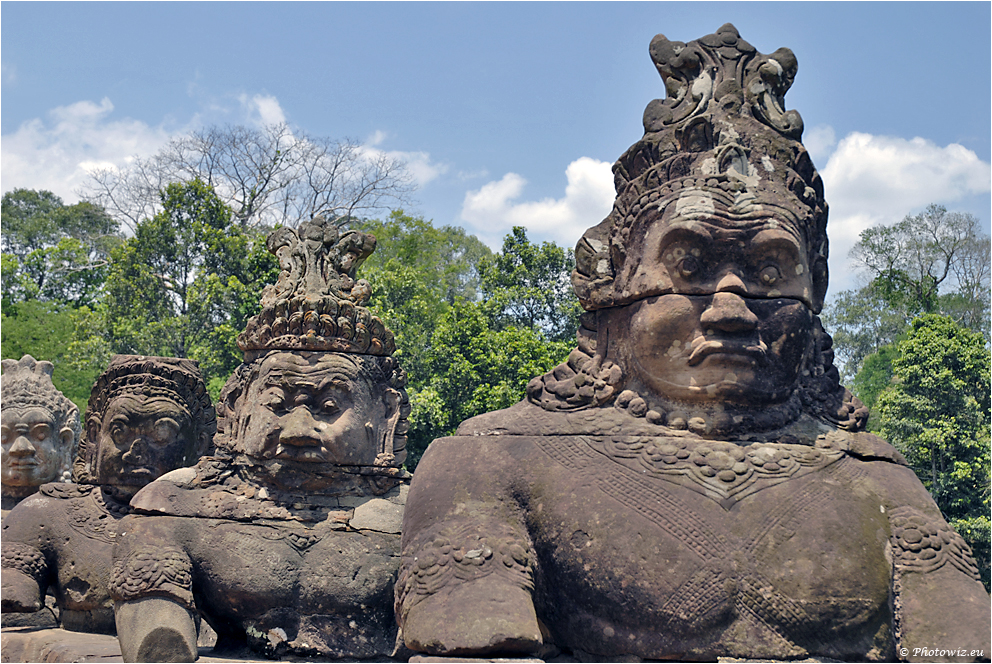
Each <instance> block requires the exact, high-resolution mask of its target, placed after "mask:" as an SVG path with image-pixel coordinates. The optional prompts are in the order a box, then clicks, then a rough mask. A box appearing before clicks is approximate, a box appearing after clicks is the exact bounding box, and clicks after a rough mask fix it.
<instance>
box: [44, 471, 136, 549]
mask: <svg viewBox="0 0 992 664" xmlns="http://www.w3.org/2000/svg"><path fill="white" fill-rule="evenodd" d="M40 493H42V494H44V495H46V496H49V497H51V498H55V499H57V500H64V501H66V505H65V507H64V508H63V513H64V514H65V517H66V523H67V524H68V525H69V527H70V528H72V529H73V530H75V531H76V532H78V533H80V534H82V535H83V536H84V537H88V538H90V539H95V540H100V541H102V542H107V543H113V542H114V540H115V538H116V537H117V520H118V519H120V518H121V517H122V516H124V515H125V514H128V513H129V512H130V508H129V507H128V505H127V504H126V503H122V502H119V501H117V500H114V499H113V498H112V497H111V496H110V495H106V494H105V492H104V490H103V487H101V486H99V485H95V484H91V485H85V484H58V483H52V484H45V485H43V486H42V487H41V489H40Z"/></svg>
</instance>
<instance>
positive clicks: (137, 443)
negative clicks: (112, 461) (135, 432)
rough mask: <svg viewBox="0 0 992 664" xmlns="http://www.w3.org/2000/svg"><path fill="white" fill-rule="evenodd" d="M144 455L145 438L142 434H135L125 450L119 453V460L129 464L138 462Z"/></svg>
mask: <svg viewBox="0 0 992 664" xmlns="http://www.w3.org/2000/svg"><path fill="white" fill-rule="evenodd" d="M144 457H145V439H144V437H142V436H137V437H136V438H135V439H134V440H132V441H131V444H130V445H129V446H128V448H127V452H125V453H124V454H122V455H121V461H123V462H124V463H130V464H139V463H141V461H142V460H143V459H144Z"/></svg>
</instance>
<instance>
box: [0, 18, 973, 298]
mask: <svg viewBox="0 0 992 664" xmlns="http://www.w3.org/2000/svg"><path fill="white" fill-rule="evenodd" d="M726 22H732V23H734V25H735V26H736V27H737V28H738V30H739V31H740V33H741V35H742V37H743V38H744V39H746V40H747V41H749V42H751V43H752V44H753V45H754V46H755V47H757V48H758V50H759V51H761V52H763V53H771V52H773V51H774V50H775V49H777V48H779V47H780V46H787V47H789V48H791V49H792V50H793V51H794V52H795V53H796V56H797V58H798V60H799V73H798V76H797V79H796V82H795V84H794V86H793V88H792V90H791V91H790V92H789V94H788V96H787V97H786V103H787V106H788V107H789V108H793V109H796V110H798V111H799V112H800V113H801V114H802V116H803V119H804V121H805V126H806V133H805V134H804V142H805V144H806V145H807V148H808V149H809V150H810V152H811V154H812V155H813V158H814V162H815V163H816V165H817V167H818V168H819V170H820V172H821V174H822V175H823V178H824V182H825V189H826V197H827V200H828V202H829V203H830V206H831V217H830V237H831V246H832V249H831V254H832V255H831V275H832V276H831V289H830V290H831V292H833V293H836V292H838V291H839V290H841V289H843V288H848V287H852V286H854V285H855V275H854V274H853V272H852V271H851V269H850V267H849V266H848V265H847V262H846V254H847V251H848V249H849V247H850V246H851V244H852V243H853V241H854V240H856V239H857V234H858V232H859V231H860V230H861V229H863V228H865V227H866V226H867V225H871V224H874V223H891V222H894V221H897V220H898V219H901V218H902V217H903V216H905V215H906V214H908V213H915V212H918V211H919V210H921V209H922V208H923V207H924V206H925V205H926V204H928V203H930V202H938V203H942V204H944V205H946V206H947V207H948V208H949V209H952V210H961V211H965V212H971V213H973V214H975V215H976V216H978V217H979V218H980V219H981V220H982V222H983V224H984V225H985V226H986V227H988V224H989V220H990V218H992V215H990V207H992V199H990V194H989V191H990V181H992V175H990V167H989V161H990V154H989V153H990V142H992V138H990V125H992V110H990V99H992V83H990V82H992V69H990V54H992V47H990V31H989V25H990V23H992V4H990V3H988V2H965V3H953V2H938V3H927V2H912V3H899V2H886V3H860V2H844V3H812V2H802V3H789V2H774V3H760V2H742V3H723V2H704V3H681V2H637V3H620V2H617V3H597V2H587V3H570V2H555V3H528V2H524V3H484V2H480V3H454V2H452V3H415V2H410V3H346V2H340V3H338V2H334V3H316V2H313V3H310V2H307V3H290V2H283V3H264V2H253V3H238V2H224V3H192V2H177V3H151V2H149V3H124V2H113V3H55V2H10V1H5V2H3V3H2V5H0V30H2V39H0V51H2V58H0V59H2V68H3V72H2V114H0V125H2V140H0V152H2V168H0V179H2V181H0V184H2V189H3V191H4V192H6V191H10V190H12V189H14V188H16V187H28V188H36V189H40V188H45V189H50V190H52V191H55V192H56V193H58V194H59V195H61V196H62V197H63V198H64V199H65V200H66V201H67V202H74V201H75V200H77V196H76V195H75V194H74V192H75V191H77V190H78V188H79V187H80V186H81V185H83V184H84V183H85V179H86V168H88V167H90V166H92V165H94V164H101V165H107V164H116V165H122V164H124V163H126V160H127V158H128V157H131V156H133V155H138V156H148V155H151V154H153V153H154V152H155V151H156V150H158V149H159V148H160V147H161V146H162V145H163V144H164V143H165V142H166V141H167V140H168V139H169V138H170V137H172V136H176V135H179V134H182V133H183V132H186V131H189V130H190V129H193V128H197V127H203V126H207V125H210V124H225V123H231V124H238V123H242V124H253V123H255V124H257V123H261V122H267V121H274V120H285V121H287V122H289V123H290V124H291V125H293V126H295V127H298V128H300V129H302V130H303V131H305V132H307V133H309V134H312V135H317V136H329V137H333V138H343V137H349V138H353V139H355V140H358V141H361V142H363V143H365V144H366V145H368V146H369V148H370V149H375V150H382V151H385V152H388V153H390V154H392V155H394V156H396V157H399V158H403V159H405V160H406V161H407V163H408V164H409V167H410V169H411V172H412V173H413V174H414V176H415V177H416V179H417V181H418V184H419V188H418V191H417V193H416V195H415V198H416V202H415V204H413V205H408V206H407V211H408V212H411V213H414V214H420V215H423V216H425V217H427V218H429V219H433V220H434V222H435V224H454V225H459V226H464V227H465V228H467V229H468V230H469V231H470V232H473V233H475V234H477V235H479V237H480V238H482V239H483V240H484V241H486V242H487V243H489V244H490V245H491V246H493V247H498V246H499V243H500V239H501V237H502V235H503V234H505V233H506V232H508V231H509V229H510V227H511V226H512V225H515V224H519V225H524V226H527V227H528V229H529V234H530V236H531V237H532V238H534V239H538V240H545V239H548V240H554V241H557V242H558V243H559V244H564V245H568V246H572V245H574V243H575V241H576V240H577V239H578V237H579V236H580V235H581V233H582V231H583V230H584V229H585V228H587V227H588V226H591V225H593V224H595V223H598V221H599V220H601V219H602V217H603V216H604V215H605V214H606V213H607V212H608V211H609V207H610V204H611V201H612V178H611V176H610V171H609V167H610V164H612V162H613V161H614V160H615V159H616V158H617V157H619V156H620V154H621V153H622V152H623V151H624V150H625V149H626V148H627V147H628V146H629V145H630V144H632V143H633V142H635V141H636V140H637V139H638V138H639V137H640V136H641V134H642V133H643V129H642V127H641V114H642V112H643V110H644V107H645V105H646V104H647V103H648V102H649V101H650V100H651V99H654V98H656V97H662V96H664V88H663V86H662V82H661V79H660V77H659V76H658V74H657V73H656V72H655V70H654V67H653V65H652V63H651V60H650V58H649V57H648V44H649V42H650V40H651V38H652V37H653V36H654V35H655V34H657V33H659V32H660V33H664V34H665V35H666V36H668V37H669V38H670V39H673V40H679V41H689V40H691V39H696V38H698V37H701V36H703V35H706V34H709V33H712V32H714V31H715V30H716V29H717V28H718V27H719V26H720V25H722V24H723V23H726Z"/></svg>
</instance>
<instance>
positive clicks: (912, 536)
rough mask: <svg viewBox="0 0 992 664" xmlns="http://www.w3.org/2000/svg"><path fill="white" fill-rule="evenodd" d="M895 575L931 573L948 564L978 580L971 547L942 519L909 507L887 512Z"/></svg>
mask: <svg viewBox="0 0 992 664" xmlns="http://www.w3.org/2000/svg"><path fill="white" fill-rule="evenodd" d="M889 523H890V524H891V526H892V538H891V542H892V550H893V552H894V553H895V568H896V572H897V573H906V572H933V571H935V570H938V569H940V568H941V567H943V566H944V565H947V564H950V565H953V566H954V567H956V568H957V569H958V570H960V571H961V572H964V573H965V574H967V575H968V576H970V577H971V578H973V579H975V580H976V581H978V580H980V579H981V577H980V576H979V573H978V566H977V565H976V564H975V560H974V558H973V557H972V553H971V547H970V546H968V543H967V542H965V541H964V539H963V538H962V537H961V536H960V535H958V534H957V533H956V532H955V531H954V529H953V528H951V527H950V526H949V525H947V524H946V523H944V522H943V521H942V520H939V519H933V518H931V517H928V516H926V515H925V514H923V513H922V512H920V511H919V510H917V509H915V508H912V507H897V508H895V509H893V510H891V511H890V512H889Z"/></svg>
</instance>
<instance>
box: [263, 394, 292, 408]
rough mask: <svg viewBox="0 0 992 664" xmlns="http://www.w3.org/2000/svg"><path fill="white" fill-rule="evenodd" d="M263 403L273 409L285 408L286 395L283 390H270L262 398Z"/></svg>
mask: <svg viewBox="0 0 992 664" xmlns="http://www.w3.org/2000/svg"><path fill="white" fill-rule="evenodd" d="M262 405H263V406H265V407H266V408H268V409H269V410H272V411H280V410H284V409H285V407H286V396H285V395H284V394H283V393H282V390H280V391H278V392H276V391H272V392H269V393H268V394H266V395H265V398H264V399H262Z"/></svg>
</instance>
